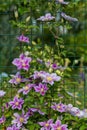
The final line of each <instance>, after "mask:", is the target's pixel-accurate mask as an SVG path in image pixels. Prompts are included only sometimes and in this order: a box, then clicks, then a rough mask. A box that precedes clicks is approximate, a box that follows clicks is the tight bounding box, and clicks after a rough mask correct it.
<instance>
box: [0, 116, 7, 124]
mask: <svg viewBox="0 0 87 130" xmlns="http://www.w3.org/2000/svg"><path fill="white" fill-rule="evenodd" d="M5 121H6V118H5V116H2V117H1V118H0V124H3V123H4V122H5Z"/></svg>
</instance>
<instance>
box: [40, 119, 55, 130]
mask: <svg viewBox="0 0 87 130" xmlns="http://www.w3.org/2000/svg"><path fill="white" fill-rule="evenodd" d="M38 124H39V125H40V126H43V127H42V128H41V130H50V129H51V124H53V120H52V119H49V120H48V121H45V122H38Z"/></svg>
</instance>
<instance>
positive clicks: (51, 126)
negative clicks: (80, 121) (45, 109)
mask: <svg viewBox="0 0 87 130" xmlns="http://www.w3.org/2000/svg"><path fill="white" fill-rule="evenodd" d="M38 124H39V125H40V126H42V128H41V130H68V128H67V125H66V124H61V121H60V120H57V121H56V122H55V123H53V120H52V119H49V120H48V121H45V122H39V123H38Z"/></svg>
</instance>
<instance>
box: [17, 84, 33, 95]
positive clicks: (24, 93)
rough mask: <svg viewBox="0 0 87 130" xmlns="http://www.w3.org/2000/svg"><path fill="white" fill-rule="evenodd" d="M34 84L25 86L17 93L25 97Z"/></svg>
mask: <svg viewBox="0 0 87 130" xmlns="http://www.w3.org/2000/svg"><path fill="white" fill-rule="evenodd" d="M33 86H34V84H27V85H26V86H25V87H23V88H21V89H20V90H19V91H18V93H21V92H22V93H23V95H27V94H28V93H29V92H30V90H31V89H32V88H33Z"/></svg>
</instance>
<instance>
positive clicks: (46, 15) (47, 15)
mask: <svg viewBox="0 0 87 130" xmlns="http://www.w3.org/2000/svg"><path fill="white" fill-rule="evenodd" d="M54 19H55V17H54V16H52V15H51V14H50V13H47V14H45V16H41V17H40V18H38V19H37V20H39V21H43V22H44V21H51V20H54Z"/></svg>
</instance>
